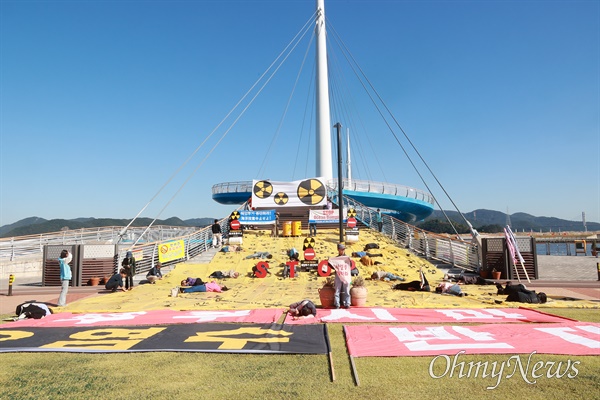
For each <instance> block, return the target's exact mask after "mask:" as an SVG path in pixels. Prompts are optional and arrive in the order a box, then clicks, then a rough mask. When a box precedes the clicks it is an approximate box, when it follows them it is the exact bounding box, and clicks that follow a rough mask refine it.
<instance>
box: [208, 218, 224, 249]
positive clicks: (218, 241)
mask: <svg viewBox="0 0 600 400" xmlns="http://www.w3.org/2000/svg"><path fill="white" fill-rule="evenodd" d="M211 229H212V234H213V239H212V244H213V247H215V248H216V247H219V246H221V245H222V244H223V235H222V233H221V225H219V220H218V219H215V223H214V224H212V227H211Z"/></svg>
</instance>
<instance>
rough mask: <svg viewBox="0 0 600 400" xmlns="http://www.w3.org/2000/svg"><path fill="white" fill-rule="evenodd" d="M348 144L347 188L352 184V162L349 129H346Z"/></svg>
mask: <svg viewBox="0 0 600 400" xmlns="http://www.w3.org/2000/svg"><path fill="white" fill-rule="evenodd" d="M346 133H347V135H346V136H347V138H348V143H347V144H346V178H347V179H348V186H350V185H351V184H352V161H351V160H350V128H346Z"/></svg>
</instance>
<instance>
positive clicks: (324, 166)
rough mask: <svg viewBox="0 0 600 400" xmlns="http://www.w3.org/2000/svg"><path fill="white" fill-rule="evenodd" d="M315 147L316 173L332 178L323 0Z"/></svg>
mask: <svg viewBox="0 0 600 400" xmlns="http://www.w3.org/2000/svg"><path fill="white" fill-rule="evenodd" d="M315 33H316V36H317V90H316V95H317V135H316V137H317V149H316V159H317V160H316V161H317V162H316V173H317V176H319V177H323V178H325V179H326V180H329V179H333V167H332V159H331V121H330V117H329V81H328V78H327V41H326V39H327V38H326V30H325V0H317V25H316V27H315Z"/></svg>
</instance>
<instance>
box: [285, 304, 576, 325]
mask: <svg viewBox="0 0 600 400" xmlns="http://www.w3.org/2000/svg"><path fill="white" fill-rule="evenodd" d="M565 321H570V320H569V319H568V318H562V317H558V316H556V315H551V314H546V313H542V312H537V311H535V310H531V309H526V308H484V309H467V308H465V309H462V308H443V309H429V308H354V307H351V308H349V309H339V310H333V309H317V317H316V318H308V319H303V318H300V319H298V320H292V319H291V318H290V316H289V315H288V316H287V317H286V319H285V323H286V324H314V323H319V322H326V323H332V322H341V323H350V322H368V323H372V322H391V323H397V322H404V323H415V322H418V323H430V322H450V323H452V322H469V323H473V322H476V323H477V322H478V323H488V324H489V323H507V322H565Z"/></svg>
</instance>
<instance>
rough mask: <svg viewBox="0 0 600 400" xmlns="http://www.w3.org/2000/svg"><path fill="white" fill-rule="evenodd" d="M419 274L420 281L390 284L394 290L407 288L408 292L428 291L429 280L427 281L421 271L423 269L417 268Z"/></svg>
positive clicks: (429, 288)
mask: <svg viewBox="0 0 600 400" xmlns="http://www.w3.org/2000/svg"><path fill="white" fill-rule="evenodd" d="M419 275H420V276H421V280H420V281H410V282H406V283H397V284H395V285H394V286H392V289H394V290H408V291H410V292H429V291H431V287H430V286H429V282H428V281H427V277H425V274H424V273H423V269H422V268H419Z"/></svg>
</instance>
